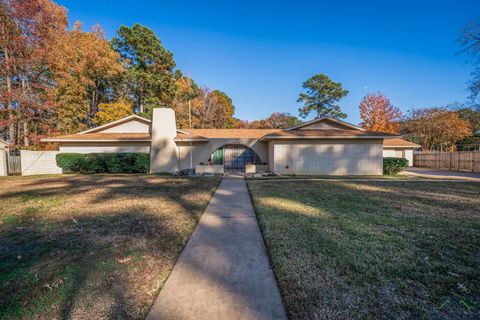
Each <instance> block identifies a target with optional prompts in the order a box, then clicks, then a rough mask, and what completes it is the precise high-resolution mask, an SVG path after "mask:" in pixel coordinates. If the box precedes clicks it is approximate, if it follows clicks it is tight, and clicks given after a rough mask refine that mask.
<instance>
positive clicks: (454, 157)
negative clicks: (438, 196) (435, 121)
mask: <svg viewBox="0 0 480 320" xmlns="http://www.w3.org/2000/svg"><path fill="white" fill-rule="evenodd" d="M413 166H414V167H420V168H434V169H443V170H454V171H467V172H480V151H457V152H431V153H417V154H414V155H413Z"/></svg>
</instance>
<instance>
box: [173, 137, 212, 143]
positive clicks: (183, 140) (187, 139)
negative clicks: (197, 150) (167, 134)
mask: <svg viewBox="0 0 480 320" xmlns="http://www.w3.org/2000/svg"><path fill="white" fill-rule="evenodd" d="M189 141H192V142H209V141H210V139H208V138H198V139H195V138H193V139H189V138H186V139H183V138H175V142H189Z"/></svg>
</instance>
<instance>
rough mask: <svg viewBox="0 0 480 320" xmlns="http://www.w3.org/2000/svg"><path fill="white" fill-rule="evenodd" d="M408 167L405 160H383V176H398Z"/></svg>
mask: <svg viewBox="0 0 480 320" xmlns="http://www.w3.org/2000/svg"><path fill="white" fill-rule="evenodd" d="M407 166H408V160H407V159H405V158H383V174H397V173H399V172H400V171H402V170H403V169H405V168H406V167H407Z"/></svg>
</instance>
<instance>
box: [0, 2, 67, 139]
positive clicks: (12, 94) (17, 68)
mask: <svg viewBox="0 0 480 320" xmlns="http://www.w3.org/2000/svg"><path fill="white" fill-rule="evenodd" d="M66 28H67V12H66V10H65V8H63V7H61V6H59V5H57V4H56V3H54V2H53V1H50V0H0V118H1V119H0V120H2V121H0V125H1V126H2V127H4V128H8V133H9V140H10V141H11V142H12V143H13V144H23V145H24V146H26V147H28V146H29V145H30V141H31V140H32V138H35V137H34V136H35V133H36V132H38V131H39V130H40V129H41V128H40V127H41V126H42V125H44V124H45V122H46V121H47V119H48V118H49V116H50V114H51V113H52V112H53V106H54V105H53V101H52V99H51V89H52V82H51V79H50V74H49V70H48V68H47V67H46V65H47V64H48V63H47V61H48V56H49V53H50V52H51V51H52V46H53V44H54V43H55V41H56V39H57V38H58V37H59V36H61V35H62V34H63V33H64V32H65V30H66ZM32 132H33V136H32V135H31V133H32ZM22 140H23V141H22Z"/></svg>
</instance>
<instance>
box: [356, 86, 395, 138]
mask: <svg viewBox="0 0 480 320" xmlns="http://www.w3.org/2000/svg"><path fill="white" fill-rule="evenodd" d="M359 108H360V118H362V120H363V121H362V123H361V126H362V128H364V129H366V130H369V131H380V132H387V133H397V132H398V127H399V126H398V122H399V121H400V119H401V117H402V112H401V111H400V109H398V108H397V107H395V106H393V105H392V104H391V103H390V100H389V99H388V98H387V97H386V96H385V95H384V94H382V93H380V92H379V93H377V94H368V95H367V96H365V97H364V98H363V99H362V101H361V102H360V107H359Z"/></svg>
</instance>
